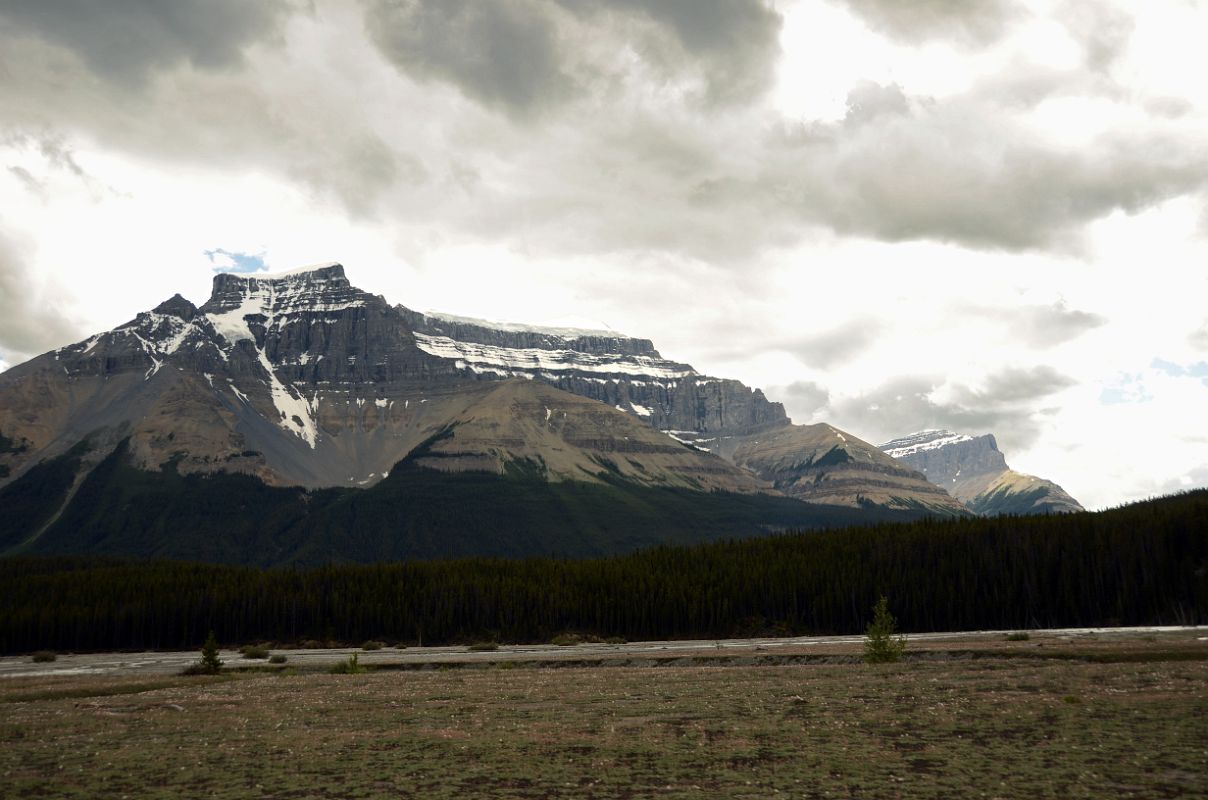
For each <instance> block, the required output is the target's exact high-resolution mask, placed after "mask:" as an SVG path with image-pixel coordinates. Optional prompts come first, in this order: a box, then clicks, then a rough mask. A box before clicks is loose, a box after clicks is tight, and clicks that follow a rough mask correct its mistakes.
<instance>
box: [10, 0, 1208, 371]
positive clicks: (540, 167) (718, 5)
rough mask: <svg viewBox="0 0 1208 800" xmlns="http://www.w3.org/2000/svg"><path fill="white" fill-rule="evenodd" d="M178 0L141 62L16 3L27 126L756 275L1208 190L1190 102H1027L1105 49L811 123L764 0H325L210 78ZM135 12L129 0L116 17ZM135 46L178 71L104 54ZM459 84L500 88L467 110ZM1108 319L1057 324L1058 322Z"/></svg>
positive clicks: (496, 233)
mask: <svg viewBox="0 0 1208 800" xmlns="http://www.w3.org/2000/svg"><path fill="white" fill-rule="evenodd" d="M46 5H49V4H46ZM149 5H154V4H149ZM907 5H910V6H911V7H912V8H916V6H915V4H907ZM958 5H959V7H958ZM178 6H179V9H178V10H175V11H172V12H168V11H161V10H158V6H156V8H155V9H152V10H149V11H148V12H147V14H148V18H149V20H150V22H149V25H150V26H151V27H150V28H149V30H151V31H156V30H160V29H163V30H164V31H169V32H172V31H174V32H175V33H172V34H171V35H168V34H165V37H166V40H167V43H166V44H164V45H163V46H162V48H161V47H160V46H159V45H156V46H155V47H154V48H151V46H150V45H145V44H142V43H136V44H135V45H132V52H131V54H129V58H130V59H131V60H130V65H128V66H127V68H126V73H123V72H121V71H120V70H119V72H116V73H115V72H113V70H114V69H116V68H115V67H113V66H112V65H110V66H107V67H100V66H96V64H100V63H101V62H100V61H97V59H98V58H100V56H99V55H97V54H98V53H100V52H101V51H102V50H103V47H102V44H103V43H104V42H106V41H108V39H106V38H105V35H103V31H104V29H105V25H104V24H98V25H99V27H100V28H101V30H102V33H98V34H97V36H98V37H99V38H98V39H97V41H96V42H92V41H91V40H88V41H85V40H86V39H87V37H86V35H85V31H83V29H82V27H81V24H80V22H79V21H78V20H77V19H75V18H74V17H73V18H72V19H70V20H62V21H56V18H54V17H53V15H51V14H50V12H49V11H45V10H39V9H42V8H43V4H38V5H37V6H36V7H35V5H34V4H32V3H30V4H18V5H16V6H13V8H14V9H16V10H15V11H13V12H0V14H2V13H7V14H9V16H11V17H12V19H16V20H23V21H22V22H20V24H18V23H17V22H13V21H12V20H11V19H9V16H4V17H3V20H5V21H4V22H3V24H0V125H4V124H5V123H7V124H8V125H10V126H12V125H18V126H20V127H21V128H22V129H29V128H33V127H35V126H40V127H39V129H45V130H52V131H56V130H57V131H73V132H81V133H82V134H83V135H85V136H88V137H90V138H91V139H92V140H93V141H94V142H96V143H98V144H99V146H100V147H101V148H102V149H106V148H107V149H112V150H118V151H125V152H128V153H133V154H135V155H136V156H137V157H139V158H161V159H164V160H165V161H169V162H184V163H190V164H193V165H198V166H204V167H205V168H210V169H215V170H231V171H248V170H254V171H256V172H264V173H271V174H276V175H279V176H284V177H285V178H287V179H290V180H292V181H294V182H295V183H296V184H298V185H300V186H302V187H304V188H305V189H307V190H309V191H311V192H313V193H314V194H315V195H316V197H318V198H320V199H329V198H334V199H336V200H338V201H339V202H340V203H341V204H342V205H343V207H344V208H345V210H346V211H347V212H348V213H349V215H350V216H353V217H358V218H372V219H380V220H385V219H391V220H394V221H396V224H397V225H398V226H400V227H407V226H413V227H415V228H416V229H422V230H423V231H424V233H423V234H422V236H420V235H415V236H413V235H411V232H408V233H407V234H405V235H403V236H401V237H400V238H401V239H407V240H411V241H419V240H420V238H422V239H424V240H428V239H429V238H430V237H429V233H435V232H436V231H437V229H439V232H438V235H439V237H443V238H444V240H445V241H463V242H464V241H491V242H495V243H504V244H517V243H518V242H521V241H522V242H523V245H522V247H523V249H524V250H525V252H528V253H532V254H534V255H547V256H549V255H553V256H562V255H593V256H605V257H614V256H617V255H618V254H624V255H626V256H632V255H634V254H643V253H644V254H658V255H672V256H675V257H677V258H687V259H695V260H699V261H702V262H707V263H709V264H711V265H717V266H719V267H722V268H726V269H734V270H737V269H739V268H742V269H751V268H752V267H751V266H750V265H751V264H752V263H753V262H755V261H756V260H757V259H758V258H759V257H760V256H761V255H762V254H766V253H769V252H773V251H774V250H775V249H777V248H782V247H792V246H794V245H796V244H797V243H799V242H800V241H801V240H802V238H803V237H805V236H809V235H812V233H814V232H816V231H817V230H818V229H828V230H830V231H834V232H837V233H839V234H840V235H854V236H861V237H868V238H873V239H878V240H882V241H903V240H934V241H941V242H951V243H954V244H957V245H960V246H964V247H971V248H980V249H989V250H1008V251H1025V250H1038V249H1054V250H1063V251H1066V252H1068V251H1076V250H1077V249H1078V247H1079V246H1080V245H1081V244H1082V238H1081V237H1082V235H1083V232H1084V229H1085V226H1086V224H1087V223H1088V222H1091V221H1094V220H1096V219H1099V218H1102V217H1104V216H1106V215H1108V214H1111V213H1112V212H1114V211H1117V210H1123V211H1126V212H1130V213H1132V212H1136V211H1140V210H1143V209H1145V208H1147V207H1149V206H1151V205H1153V204H1156V203H1160V202H1162V201H1164V200H1168V199H1170V198H1172V197H1177V196H1180V195H1182V194H1186V193H1189V192H1197V191H1198V192H1203V191H1208V140H1205V139H1204V137H1203V136H1202V135H1201V132H1200V131H1199V130H1198V129H1196V127H1195V125H1196V122H1195V120H1194V117H1193V116H1191V115H1188V116H1184V117H1179V116H1175V117H1170V116H1162V117H1161V118H1157V117H1155V118H1154V120H1155V121H1154V122H1153V123H1152V124H1136V125H1130V126H1127V127H1119V128H1114V129H1108V130H1105V131H1104V132H1103V133H1102V134H1101V135H1100V136H1098V137H1094V138H1092V139H1090V140H1089V141H1088V142H1086V143H1080V144H1078V145H1069V146H1065V145H1061V144H1059V143H1057V142H1055V141H1054V138H1053V137H1052V136H1049V135H1047V134H1046V133H1045V132H1044V131H1041V130H1038V129H1037V127H1036V126H1035V125H1034V124H1033V123H1032V121H1030V120H1028V119H1026V118H1025V117H1024V116H1023V115H1024V114H1026V113H1027V111H1029V110H1030V109H1031V108H1034V107H1035V105H1036V104H1038V103H1039V102H1041V101H1043V100H1045V99H1047V98H1050V97H1055V96H1101V95H1104V93H1109V92H1110V91H1112V88H1111V87H1110V86H1109V85H1108V84H1109V83H1110V81H1109V78H1108V77H1105V76H1103V75H1091V74H1090V71H1088V70H1082V72H1076V71H1075V72H1073V73H1071V72H1070V71H1066V72H1056V71H1053V70H1045V69H1042V68H1030V69H1023V68H1021V69H1019V70H1015V69H1011V70H1009V73H1010V75H1009V77H1002V76H996V77H993V78H986V79H982V80H979V81H976V82H974V84H973V85H972V86H971V87H970V88H969V90H968V91H966V92H964V93H962V94H958V95H955V96H951V97H947V98H942V99H931V98H927V97H918V96H911V95H908V94H907V93H905V92H904V91H903V90H902V89H901V87H899V86H896V85H893V84H890V85H878V84H872V83H863V84H859V85H856V86H853V87H852V88H851V91H850V95H849V97H848V113H847V116H846V117H845V118H844V119H842V120H839V121H836V122H833V123H823V122H818V123H809V124H802V123H797V122H791V121H785V120H784V119H783V118H782V117H779V116H778V115H777V114H776V113H774V112H773V111H772V110H770V109H769V108H767V107H766V106H765V105H763V104H761V103H759V102H756V100H757V99H758V98H759V97H760V95H761V93H762V92H763V90H764V89H766V88H768V87H769V86H770V85H771V84H772V78H773V73H774V71H775V67H776V63H777V58H778V54H779V44H778V34H779V30H780V27H781V19H780V17H779V15H778V14H777V13H776V12H775V11H774V10H772V9H770V8H769V7H768V6H767V5H765V4H764V3H762V2H759V0H734V1H733V2H726V1H725V0H495V1H494V2H470V0H361V3H360V4H350V3H337V2H332V3H327V2H322V1H320V2H319V3H318V4H317V6H316V11H315V13H314V14H313V15H303V16H299V17H297V18H296V19H295V20H294V24H292V25H291V26H289V28H288V29H283V30H285V31H286V33H288V35H289V39H288V40H287V41H286V42H285V47H283V48H264V49H256V50H250V51H249V52H250V53H251V57H250V59H249V60H247V61H246V63H245V65H244V68H242V69H238V68H232V69H226V70H209V71H207V70H201V71H198V70H188V69H179V68H178V67H179V66H180V65H181V63H183V62H185V61H190V62H195V61H196V59H197V58H201V56H200V55H196V53H194V51H195V50H196V49H197V48H199V47H201V46H202V45H201V44H199V42H200V41H201V39H202V38H204V37H200V34H197V35H196V36H195V35H194V34H196V33H197V31H210V32H211V33H213V34H214V35H215V36H216V37H218V38H221V37H220V36H218V34H219V32H220V28H207V27H205V26H203V25H201V23H198V24H197V25H196V26H191V25H189V24H185V22H182V20H184V21H187V20H190V19H192V16H190V14H193V13H194V12H192V11H189V10H188V9H195V8H198V7H200V6H199V5H197V4H196V3H195V2H194V3H187V4H184V5H180V4H178ZM855 6H858V7H860V8H862V9H864V13H868V14H873V15H875V14H882V13H883V14H890V15H891V16H892V15H893V14H895V13H897V12H893V11H892V9H891V4H889V3H888V2H885V3H870V2H856V3H855ZM56 7H61V6H56ZM136 7H137V6H135V5H133V4H132V3H131V0H122V2H121V3H120V4H118V5H116V6H115V8H116V9H117V10H116V11H114V12H113V17H114V20H116V21H120V20H122V19H126V20H127V22H128V21H129V15H130V14H132V13H133V12H132V11H131V9H133V8H136ZM205 7H206V8H209V6H208V5H207V6H205ZM225 7H226V6H225V5H223V6H221V7H220V8H219V10H218V11H216V12H215V13H214V16H215V17H223V18H224V19H226V20H227V21H226V22H223V23H221V24H229V25H232V26H235V27H238V25H239V24H241V23H240V21H241V20H242V21H243V22H242V25H243V26H242V27H239V29H238V30H237V31H235V30H231V31H227V34H229V35H228V36H227V39H228V40H229V41H231V42H238V43H239V45H238V47H240V48H243V49H247V46H248V45H249V44H251V43H252V42H254V41H257V37H260V39H263V38H264V37H272V36H273V35H274V30H275V29H274V25H277V26H278V27H279V26H280V24H281V22H282V20H283V19H284V17H282V16H281V14H280V13H277V12H274V13H273V14H271V15H270V14H269V12H268V11H260V10H255V9H261V8H270V9H280V8H281V6H279V5H273V6H261V5H256V6H254V8H253V6H251V5H249V6H247V8H246V9H245V8H244V7H243V6H240V9H241V10H239V11H238V12H232V15H233V16H231V15H225V14H222V13H219V12H220V11H222V9H224V8H225ZM917 8H921V9H923V10H922V11H921V12H918V13H917V14H912V16H917V18H918V19H919V20H923V21H926V20H931V21H932V23H933V24H934V25H939V22H938V21H937V20H939V19H941V18H947V17H946V16H945V15H947V16H951V17H954V18H955V19H957V20H958V21H960V22H959V24H957V23H952V24H957V27H958V28H962V26H963V27H969V26H972V28H976V29H980V27H984V25H985V24H988V23H985V22H979V23H977V24H974V23H973V22H971V21H970V20H983V21H984V20H992V19H997V20H999V22H1000V23H1001V24H1004V25H1006V24H1008V22H1009V20H1010V19H1012V18H1013V14H1014V12H1010V11H1009V8H1010V7H1009V6H1007V5H1005V4H995V3H969V4H968V7H966V4H963V3H962V4H956V3H937V2H931V3H923V4H922V5H921V6H918V7H917ZM878 9H879V10H878ZM886 9H891V10H888V11H887V10H886ZM916 10H917V9H916ZM123 15H125V16H123ZM266 15H268V16H266ZM95 17H96V13H88V14H83V15H82V18H83V19H92V18H95ZM245 17H246V19H245ZM232 20H233V21H232ZM961 20H963V21H961ZM116 21H115V22H113V23H112V24H114V25H116V24H117V22H116ZM932 23H929V24H932ZM206 24H207V25H212V26H219V25H220V23H219V22H212V23H206ZM919 24H922V23H921V22H920V23H919ZM198 26H201V27H198ZM979 26H980V27H979ZM941 27H942V26H941ZM31 32H32V33H31ZM25 34H29V35H25ZM30 36H33V37H34V38H30ZM295 38H297V41H300V42H303V43H304V45H303V46H301V47H299V46H297V42H295ZM1109 38H1110V39H1111V40H1112V41H1115V42H1117V45H1118V44H1119V37H1118V36H1116V37H1114V38H1113V37H1109ZM68 40H70V41H72V42H77V48H78V49H80V50H81V52H83V53H86V54H88V53H91V54H92V55H89V56H88V57H87V58H85V59H84V60H83V61H82V62H76V61H75V60H66V59H62V58H61V53H60V51H59V50H58V49H57V45H56V46H52V45H49V44H46V42H47V41H51V42H58V43H62V42H66V41H68ZM77 40H78V41H77ZM316 41H319V42H322V44H323V47H316V46H315V42H316ZM172 43H174V44H172ZM375 45H376V46H375ZM1119 46H1122V45H1119ZM231 47H235V45H234V44H232V45H231ZM1104 47H1107V49H1109V50H1110V49H1111V46H1109V45H1104ZM140 48H141V49H140ZM147 48H151V49H149V50H148V49H147ZM324 48H326V49H324ZM224 52H225V55H222V53H224ZM239 52H242V50H239V49H238V48H236V49H233V50H232V49H228V50H226V51H223V50H222V49H221V48H219V50H218V51H217V53H216V54H213V55H212V59H213V60H212V61H211V62H205V63H221V64H225V65H235V64H237V63H238V62H239V61H240V58H239ZM316 52H329V53H338V54H339V58H336V57H334V56H332V57H331V60H330V61H328V60H327V59H326V58H323V59H320V58H318V57H317V56H316V55H315V53H316ZM140 53H141V55H140ZM170 53H175V55H169V54H170ZM136 57H137V58H136ZM341 59H345V60H341ZM136 63H137V64H141V65H142V66H140V67H138V68H137V69H138V70H141V71H142V72H144V73H146V74H147V75H151V76H153V77H154V80H151V81H146V82H145V83H143V84H131V85H128V84H122V83H114V82H113V81H111V80H109V81H106V80H98V79H97V77H96V74H94V73H98V72H99V73H100V74H101V75H102V76H105V75H110V76H112V75H121V74H127V73H129V72H130V71H131V70H135V67H134V66H133V65H134V64H136ZM90 65H92V66H91V69H90V68H89V66H90ZM106 69H107V70H109V72H105V71H104V70H106ZM342 69H347V72H346V73H342V72H341V70H342ZM400 75H401V76H403V77H402V78H400V77H399V76H400ZM405 78H413V79H414V80H411V79H405ZM444 85H453V86H456V87H457V88H458V90H459V91H460V92H461V93H462V94H463V95H464V96H465V97H467V98H470V100H472V101H473V102H464V103H450V102H449V99H450V98H449V96H448V92H447V91H446V90H445V89H444V88H443V86H444ZM1104 96H1105V95H1104ZM50 97H53V98H54V102H53V103H50V102H48V99H47V98H50ZM1143 99H1144V98H1143ZM1146 100H1147V99H1146ZM722 101H728V102H722ZM1137 102H1141V100H1138V101H1137ZM484 108H485V109H488V110H487V111H485V112H484ZM381 109H397V113H395V112H387V113H382V112H381ZM492 111H503V112H504V113H492ZM318 119H335V120H338V121H339V122H338V124H334V125H332V124H329V125H324V124H316V120H318ZM65 153H66V156H65V158H69V157H70V150H66V151H65ZM46 157H47V158H51V157H52V153H50V152H48V153H47V154H46ZM72 163H73V162H72V161H70V160H64V161H63V162H62V165H63V168H64V169H68V170H70V169H71V165H72ZM76 166H78V164H76ZM34 177H35V178H39V177H41V176H39V175H37V174H35V175H34ZM517 246H521V245H518V244H517ZM1090 322H1091V320H1087V319H1074V318H1064V319H1062V320H1059V321H1058V323H1054V325H1052V326H1049V327H1047V328H1046V323H1044V322H1043V321H1039V322H1037V323H1036V325H1035V327H1036V329H1037V333H1036V334H1035V336H1036V337H1037V340H1038V341H1039V339H1040V338H1042V337H1043V336H1044V335H1045V331H1046V330H1048V331H1049V332H1052V333H1054V338H1055V339H1056V338H1060V337H1061V336H1063V335H1065V333H1063V330H1064V331H1073V330H1075V329H1076V328H1077V327H1078V326H1079V325H1080V324H1084V323H1085V324H1089V323H1090ZM1062 325H1064V326H1065V327H1064V328H1062V327H1061V326H1062ZM809 350H810V348H809V347H808V346H807V347H806V351H805V352H806V354H807V355H810V354H809V352H808V351H809ZM825 358H826V355H825V353H824V352H823V359H825Z"/></svg>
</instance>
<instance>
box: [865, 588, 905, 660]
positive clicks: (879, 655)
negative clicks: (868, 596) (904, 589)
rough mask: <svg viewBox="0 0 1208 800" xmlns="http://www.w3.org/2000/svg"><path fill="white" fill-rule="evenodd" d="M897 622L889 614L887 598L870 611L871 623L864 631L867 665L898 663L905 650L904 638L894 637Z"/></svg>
mask: <svg viewBox="0 0 1208 800" xmlns="http://www.w3.org/2000/svg"><path fill="white" fill-rule="evenodd" d="M897 628H898V621H897V620H896V619H894V618H893V614H891V613H889V598H887V597H886V596H885V595H881V599H880V600H878V601H877V604H876V605H875V606H873V609H872V622H870V623H868V627H867V628H865V629H864V660H865V661H866V662H868V663H869V664H891V663H893V662H895V661H900V660H901V658H902V653H903V652H905V650H906V637H905V636H895V635H894V634H895V633H896V632H897Z"/></svg>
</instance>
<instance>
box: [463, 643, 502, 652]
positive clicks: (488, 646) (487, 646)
mask: <svg viewBox="0 0 1208 800" xmlns="http://www.w3.org/2000/svg"><path fill="white" fill-rule="evenodd" d="M470 649H471V650H473V651H474V652H483V651H488V650H498V649H499V643H498V642H475V643H474V644H472V645H470Z"/></svg>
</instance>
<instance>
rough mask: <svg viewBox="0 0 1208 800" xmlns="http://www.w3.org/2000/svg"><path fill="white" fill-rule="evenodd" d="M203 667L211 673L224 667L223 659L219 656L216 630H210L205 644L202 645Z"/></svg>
mask: <svg viewBox="0 0 1208 800" xmlns="http://www.w3.org/2000/svg"><path fill="white" fill-rule="evenodd" d="M201 669H202V671H203V672H207V673H209V674H211V675H215V674H217V673H218V671H219V670H221V669H222V659H220V658H219V657H218V640H217V639H215V638H214V631H210V635H209V636H207V637H206V641H205V644H203V645H202V646H201Z"/></svg>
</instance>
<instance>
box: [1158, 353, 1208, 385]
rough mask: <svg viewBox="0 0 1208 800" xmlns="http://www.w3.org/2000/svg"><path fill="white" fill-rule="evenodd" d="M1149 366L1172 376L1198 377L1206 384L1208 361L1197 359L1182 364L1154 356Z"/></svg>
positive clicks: (1207, 381)
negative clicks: (1184, 364) (1193, 361)
mask: <svg viewBox="0 0 1208 800" xmlns="http://www.w3.org/2000/svg"><path fill="white" fill-rule="evenodd" d="M1149 366H1150V367H1151V368H1153V369H1156V370H1159V371H1161V372H1164V373H1166V374H1167V375H1169V376H1171V377H1172V378H1199V379H1200V382H1201V383H1203V384H1204V385H1205V386H1208V361H1197V362H1196V363H1194V364H1188V365H1187V366H1183V365H1182V364H1176V363H1174V362H1173V361H1167V360H1165V359H1163V358H1155V359H1154V360H1153V361H1151V362H1150V363H1149Z"/></svg>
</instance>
